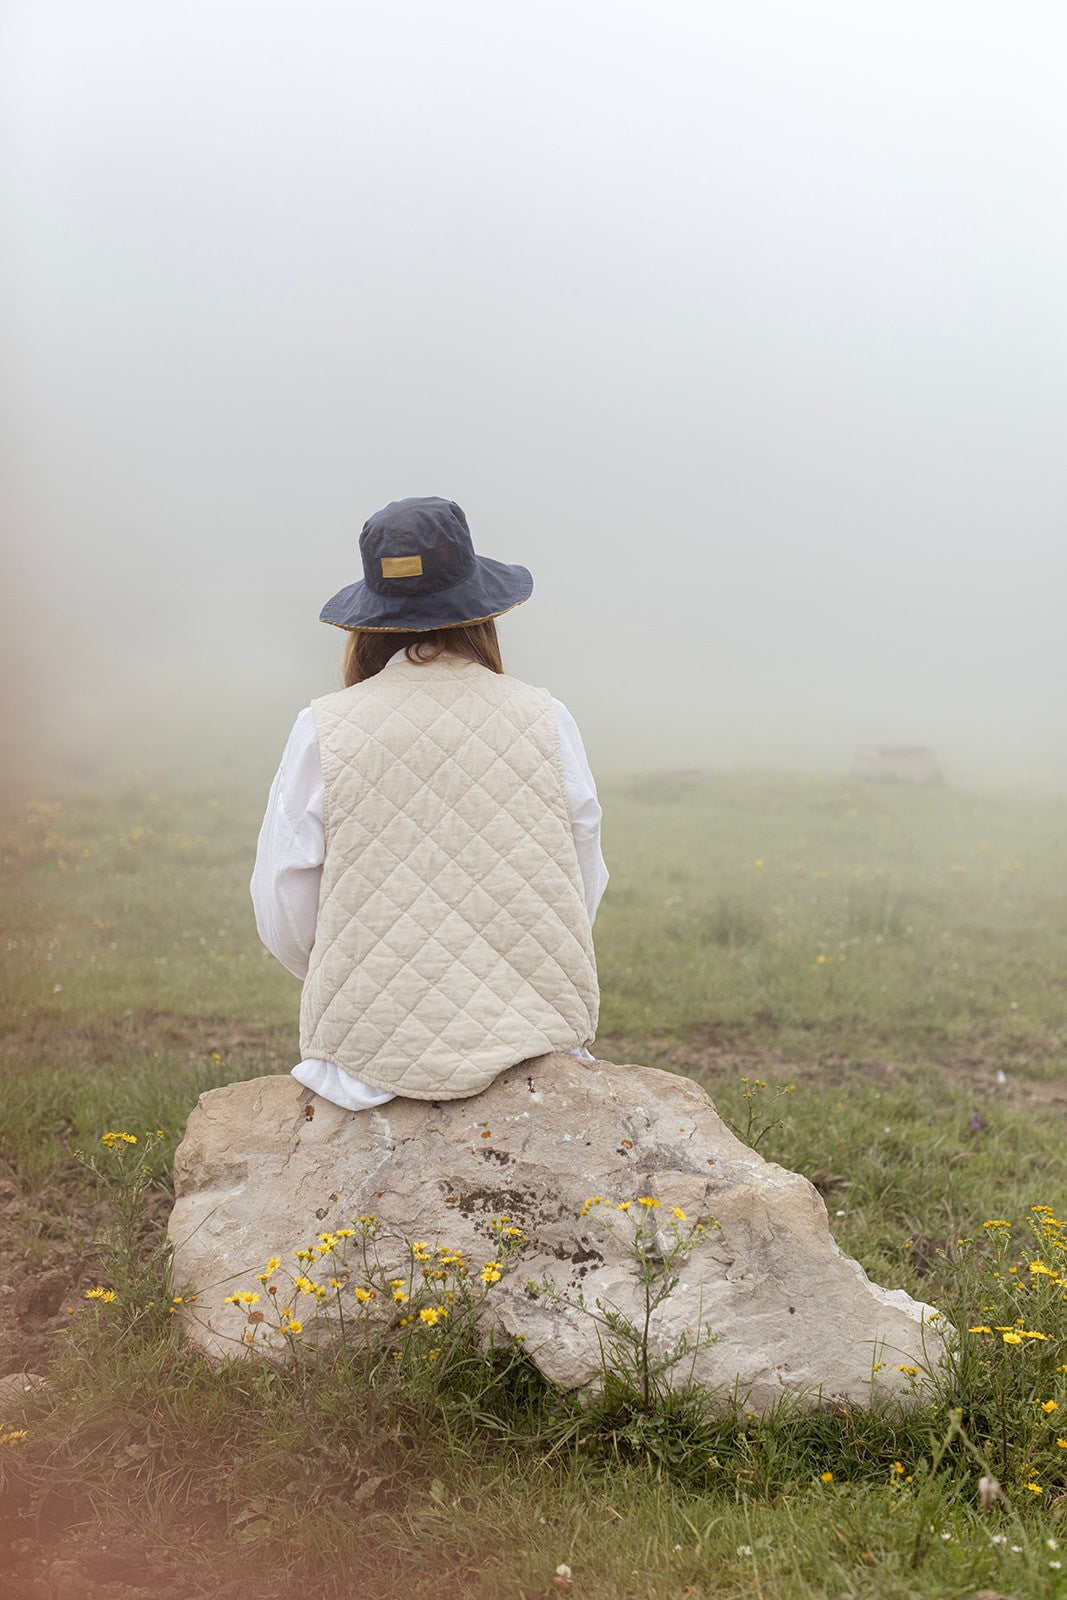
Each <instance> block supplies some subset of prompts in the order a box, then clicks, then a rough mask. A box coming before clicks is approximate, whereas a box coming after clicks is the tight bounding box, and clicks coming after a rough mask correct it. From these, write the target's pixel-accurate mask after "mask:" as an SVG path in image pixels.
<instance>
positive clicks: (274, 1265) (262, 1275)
mask: <svg viewBox="0 0 1067 1600" xmlns="http://www.w3.org/2000/svg"><path fill="white" fill-rule="evenodd" d="M280 1266H281V1261H280V1260H279V1258H278V1257H277V1256H271V1258H270V1260H269V1261H268V1262H267V1266H266V1270H265V1271H263V1272H257V1273H256V1282H257V1283H266V1281H267V1279H268V1278H273V1276H274V1274H275V1273H276V1272H277V1270H278V1268H279V1267H280Z"/></svg>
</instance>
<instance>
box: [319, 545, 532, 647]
mask: <svg viewBox="0 0 1067 1600" xmlns="http://www.w3.org/2000/svg"><path fill="white" fill-rule="evenodd" d="M474 559H475V569H474V572H473V573H472V574H471V576H470V577H469V578H465V579H464V581H463V582H462V583H457V584H456V585H455V587H454V588H452V589H442V590H441V591H440V592H439V593H438V594H420V595H413V594H404V593H403V591H402V590H401V588H400V586H401V585H402V584H403V583H404V581H405V580H404V579H403V578H398V579H397V580H396V583H397V589H398V592H397V594H395V595H380V594H375V593H374V592H373V590H371V589H369V588H368V587H367V585H366V584H365V583H364V582H363V580H362V579H361V580H360V581H359V582H358V583H350V584H349V585H348V587H347V588H346V589H340V590H338V592H337V594H335V595H333V596H332V597H331V598H330V599H329V600H327V602H326V604H325V605H324V606H323V608H322V610H321V611H320V612H319V621H320V622H329V623H330V624H331V625H332V626H333V627H335V628H349V629H352V628H359V629H362V630H363V631H365V632H367V633H429V632H431V630H433V629H436V628H462V627H464V626H467V625H469V624H470V623H473V622H488V621H489V620H490V618H492V617H500V616H503V614H504V612H505V611H512V610H514V608H515V607H516V606H521V605H522V603H523V601H524V600H528V599H529V598H530V595H531V594H532V593H533V578H532V577H531V575H530V573H529V572H527V570H526V568H525V567H516V566H509V565H508V563H507V562H505V561H491V560H490V559H489V557H488V556H476V557H475V558H474Z"/></svg>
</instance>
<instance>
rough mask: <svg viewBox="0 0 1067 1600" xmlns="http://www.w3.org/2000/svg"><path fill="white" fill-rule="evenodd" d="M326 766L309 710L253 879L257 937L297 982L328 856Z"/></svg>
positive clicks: (268, 818) (274, 796)
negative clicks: (323, 773) (325, 821)
mask: <svg viewBox="0 0 1067 1600" xmlns="http://www.w3.org/2000/svg"><path fill="white" fill-rule="evenodd" d="M324 804H325V793H324V785H323V781H322V760H321V757H320V756H319V740H318V735H317V733H316V732H315V719H314V717H313V716H312V712H311V707H310V706H307V707H306V708H305V709H304V710H303V711H301V713H300V715H299V716H298V717H297V719H296V721H295V723H294V724H293V731H292V732H291V733H290V735H289V739H288V742H287V744H286V746H285V750H284V751H283V753H282V760H281V765H280V766H279V768H278V771H277V773H276V774H275V777H274V782H273V783H272V784H271V786H270V796H269V798H268V800H267V810H266V815H265V816H264V818H263V826H262V827H261V828H260V830H259V843H258V845H257V846H256V865H255V869H254V871H253V873H252V886H251V887H252V905H253V908H254V910H255V914H256V927H257V929H258V930H259V937H260V938H261V939H262V941H263V943H264V944H265V945H266V947H267V949H268V950H269V951H270V953H271V955H273V956H276V957H277V958H278V960H279V961H280V962H281V964H282V966H283V967H287V968H288V970H289V971H290V972H291V973H292V974H293V976H294V977H296V978H304V977H306V976H307V969H308V958H309V957H310V955H311V947H312V945H313V944H314V942H315V921H316V918H317V917H318V911H319V884H320V882H321V879H322V863H323V860H324V858H325V854H326V829H325V825H324V822H323V815H324Z"/></svg>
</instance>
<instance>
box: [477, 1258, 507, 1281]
mask: <svg viewBox="0 0 1067 1600" xmlns="http://www.w3.org/2000/svg"><path fill="white" fill-rule="evenodd" d="M502 1272H503V1269H502V1267H501V1265H500V1262H499V1261H487V1262H486V1263H485V1266H484V1267H483V1268H482V1270H481V1272H480V1274H479V1276H480V1278H481V1280H482V1282H483V1283H499V1282H500V1279H501V1276H502Z"/></svg>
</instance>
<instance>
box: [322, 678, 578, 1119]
mask: <svg viewBox="0 0 1067 1600" xmlns="http://www.w3.org/2000/svg"><path fill="white" fill-rule="evenodd" d="M314 713H315V720H316V726H317V729H318V733H319V744H320V748H321V751H322V759H323V773H324V777H325V780H326V830H327V858H326V866H325V869H324V872H323V883H322V890H321V894H320V904H319V922H318V928H317V933H316V943H315V948H314V950H313V951H312V956H311V966H310V970H309V973H308V978H307V980H306V982H305V985H304V995H303V1003H302V1008H301V1047H302V1049H303V1051H304V1054H305V1055H308V1056H315V1057H319V1058H321V1059H323V1060H327V1061H333V1062H335V1063H336V1064H337V1065H339V1066H342V1067H345V1068H347V1069H348V1070H349V1071H351V1072H353V1073H355V1074H356V1075H357V1076H359V1077H361V1078H363V1079H364V1080H365V1081H366V1082H368V1083H372V1084H375V1085H376V1086H378V1087H382V1088H388V1089H392V1090H394V1091H395V1092H396V1093H398V1094H404V1095H409V1096H413V1097H415V1098H424V1099H428V1098H434V1099H438V1098H440V1099H447V1098H456V1097H459V1096H462V1095H468V1094H474V1093H476V1092H477V1090H478V1089H480V1088H484V1087H485V1085H486V1084H487V1083H489V1082H491V1081H492V1079H493V1078H494V1077H495V1076H496V1075H497V1073H498V1072H501V1071H503V1070H504V1068H505V1067H508V1066H511V1065H513V1064H514V1063H515V1062H517V1061H521V1060H524V1059H526V1058H527V1057H529V1056H532V1055H539V1054H543V1053H546V1052H548V1051H550V1050H556V1049H567V1048H570V1047H571V1046H573V1045H576V1044H584V1043H586V1042H587V1041H588V1040H590V1039H592V1037H593V1035H594V1033H595V1031H596V1016H597V1002H598V993H597V984H596V968H595V964H594V959H593V948H592V935H591V932H590V929H589V920H588V916H587V914H586V910H585V905H584V901H583V898H582V890H581V878H580V874H579V871H578V863H577V858H576V856H575V853H574V842H573V837H572V834H571V829H570V816H569V812H568V809H567V800H566V793H565V790H564V787H563V777H562V772H561V769H560V761H559V746H558V732H557V728H556V722H555V717H554V715H553V712H552V706H551V701H550V699H549V696H548V694H547V693H546V692H545V691H544V690H539V689H532V688H530V687H529V686H528V685H526V684H521V683H518V682H517V681H516V680H515V679H512V678H507V677H501V676H499V675H497V674H495V673H491V672H488V671H486V670H485V669H484V668H481V667H478V666H475V665H473V664H472V663H459V662H455V661H447V660H442V661H436V662H432V663H427V664H423V665H419V666H414V665H411V664H409V663H403V664H397V665H395V666H393V667H387V668H386V669H385V670H384V671H383V672H382V673H380V674H379V675H378V676H377V677H376V678H373V679H371V680H370V681H369V682H368V683H365V684H360V685H357V686H356V687H355V688H354V689H347V690H343V691H341V693H340V694H336V695H329V696H327V697H326V698H325V699H323V700H318V701H316V702H315V704H314Z"/></svg>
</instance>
